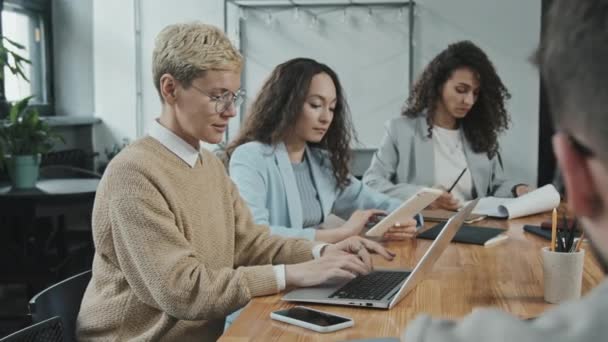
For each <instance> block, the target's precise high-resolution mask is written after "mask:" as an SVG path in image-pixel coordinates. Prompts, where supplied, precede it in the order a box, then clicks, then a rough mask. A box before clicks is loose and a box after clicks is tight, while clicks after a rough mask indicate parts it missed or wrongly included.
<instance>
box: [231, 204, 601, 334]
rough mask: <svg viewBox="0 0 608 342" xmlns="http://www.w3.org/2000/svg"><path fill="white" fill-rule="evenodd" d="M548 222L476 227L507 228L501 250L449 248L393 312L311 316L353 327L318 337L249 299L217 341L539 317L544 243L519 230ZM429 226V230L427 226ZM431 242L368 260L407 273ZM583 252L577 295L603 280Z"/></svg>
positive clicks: (272, 301)
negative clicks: (477, 314)
mask: <svg viewBox="0 0 608 342" xmlns="http://www.w3.org/2000/svg"><path fill="white" fill-rule="evenodd" d="M548 219H550V214H549V213H545V214H541V215H535V216H529V217H525V218H521V219H515V220H484V221H481V222H478V223H475V224H474V225H478V226H486V227H498V228H506V229H507V232H506V234H507V235H508V236H509V238H508V239H507V240H505V241H504V242H502V243H500V244H498V245H496V246H493V247H488V248H485V247H483V246H477V245H469V244H461V243H451V244H450V246H449V247H448V248H447V249H446V250H445V251H444V253H443V254H442V256H441V257H440V258H439V260H438V261H437V263H436V264H435V265H434V267H433V270H432V271H431V272H430V273H429V275H428V278H427V279H426V280H424V281H422V282H420V283H419V284H418V286H417V287H416V288H415V289H414V290H413V291H411V292H410V293H409V294H408V295H407V296H406V297H405V298H404V299H403V300H402V301H401V302H400V303H399V304H397V305H396V306H395V307H394V308H393V309H391V310H381V309H366V308H356V307H341V306H332V305H314V304H309V303H305V304H302V305H306V306H309V307H312V308H315V309H319V310H324V311H329V312H332V313H336V314H339V315H345V316H349V317H352V318H353V319H354V320H355V326H354V327H352V328H348V329H344V330H341V331H337V332H334V333H328V334H321V333H316V332H314V331H311V330H307V329H304V328H300V327H297V326H294V325H290V324H286V323H282V322H278V321H274V320H271V319H270V312H271V311H274V310H279V309H286V308H289V307H291V306H294V304H291V303H288V302H284V301H282V300H281V297H282V294H278V295H275V296H267V297H259V298H255V299H254V300H253V301H251V303H249V305H248V306H247V308H246V309H245V310H244V311H243V312H242V313H241V315H240V316H239V317H238V319H237V320H236V321H235V322H234V323H233V324H232V326H231V327H230V328H229V329H228V330H227V331H226V332H225V333H224V335H223V336H222V338H221V339H220V341H254V340H255V341H279V340H280V341H285V340H287V341H344V340H348V339H360V338H372V337H397V336H399V335H400V334H401V332H402V331H403V329H404V327H405V326H407V324H408V322H410V321H411V320H412V319H414V318H415V317H416V316H417V315H418V314H420V313H428V314H431V315H432V316H433V317H442V318H450V319H458V318H461V317H463V316H465V315H467V314H469V313H471V311H472V310H473V309H474V308H479V307H499V308H501V309H502V310H505V311H507V312H510V313H512V314H513V315H516V316H518V317H522V318H528V317H534V316H537V315H539V314H541V313H542V312H543V311H545V310H547V309H549V308H550V307H551V306H552V305H551V304H548V303H546V302H545V301H544V300H543V274H542V260H541V253H540V249H541V248H542V247H544V246H548V245H549V243H548V241H547V240H544V239H542V238H540V237H537V236H535V235H532V234H530V233H526V232H524V231H523V226H524V225H525V224H535V225H540V222H542V221H543V220H548ZM426 224H431V225H432V224H434V223H430V222H428V223H426ZM430 244H431V241H429V240H422V239H415V240H408V241H401V242H390V243H387V244H386V246H387V247H388V248H389V249H391V250H392V251H394V252H396V253H397V257H396V258H395V259H394V260H393V261H392V262H387V261H384V260H383V259H381V258H379V257H375V258H374V262H375V263H374V265H376V266H385V267H405V268H413V267H414V266H415V264H416V263H417V262H418V260H419V259H420V258H421V257H422V255H423V254H424V252H425V251H426V249H427V248H428V247H429V246H430ZM586 247H587V244H583V248H584V249H586V253H585V267H584V272H583V295H584V294H585V293H587V292H588V291H589V290H591V289H593V288H594V287H595V286H596V285H597V284H599V283H600V281H601V280H602V278H603V277H604V274H603V272H602V271H601V269H600V267H599V266H598V264H597V262H596V260H595V259H594V258H593V256H592V255H591V253H589V250H588V248H586Z"/></svg>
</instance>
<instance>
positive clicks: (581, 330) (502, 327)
mask: <svg viewBox="0 0 608 342" xmlns="http://www.w3.org/2000/svg"><path fill="white" fill-rule="evenodd" d="M402 340H403V341H407V342H423V341H424V342H427V341H428V342H430V341H442V342H465V341H466V342H478V341H480V342H481V341H493V342H501V341H505V342H507V341H509V342H511V341H516V342H536V341H551V342H566V341H576V342H599V341H608V281H606V280H604V281H603V282H602V283H601V284H600V285H599V286H598V287H597V288H595V289H594V290H593V291H591V292H590V293H589V294H588V295H587V296H585V297H584V298H582V299H580V300H577V301H572V302H567V303H564V304H561V305H559V306H556V307H555V308H553V309H551V310H549V311H547V312H546V313H545V314H543V315H541V316H539V317H538V318H536V319H535V320H532V321H526V320H521V319H519V318H517V317H514V316H512V315H509V314H508V313H506V312H504V311H500V310H496V309H483V310H477V311H474V312H473V313H472V314H470V315H469V316H467V317H465V318H464V319H463V320H462V321H460V322H453V321H446V320H434V319H432V318H431V317H429V316H428V315H424V316H420V317H418V318H417V319H415V320H414V321H413V322H412V323H410V324H409V325H408V326H407V328H406V330H405V332H404V333H403V336H402Z"/></svg>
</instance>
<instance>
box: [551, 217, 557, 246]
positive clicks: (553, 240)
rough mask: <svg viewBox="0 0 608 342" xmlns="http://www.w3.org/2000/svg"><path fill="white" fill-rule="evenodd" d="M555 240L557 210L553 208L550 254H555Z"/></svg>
mask: <svg viewBox="0 0 608 342" xmlns="http://www.w3.org/2000/svg"><path fill="white" fill-rule="evenodd" d="M556 238H557V210H556V209H555V208H553V215H551V252H555V239H556Z"/></svg>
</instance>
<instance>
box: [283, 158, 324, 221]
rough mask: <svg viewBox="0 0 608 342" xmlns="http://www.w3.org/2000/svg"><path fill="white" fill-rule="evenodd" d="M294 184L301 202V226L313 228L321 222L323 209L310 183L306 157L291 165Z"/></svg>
mask: <svg viewBox="0 0 608 342" xmlns="http://www.w3.org/2000/svg"><path fill="white" fill-rule="evenodd" d="M291 166H292V167H293V173H294V176H296V184H297V186H298V190H299V192H300V201H301V202H302V225H303V226H304V227H305V228H311V227H312V228H314V227H316V226H318V225H320V224H321V223H322V222H323V208H321V201H319V193H318V192H317V187H316V186H315V183H314V182H313V181H312V171H311V170H310V162H309V161H308V157H306V155H305V156H304V159H303V160H302V162H301V163H292V164H291Z"/></svg>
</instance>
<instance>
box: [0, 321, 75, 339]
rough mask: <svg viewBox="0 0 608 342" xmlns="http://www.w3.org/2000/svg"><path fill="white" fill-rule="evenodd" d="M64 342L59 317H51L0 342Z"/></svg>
mask: <svg viewBox="0 0 608 342" xmlns="http://www.w3.org/2000/svg"><path fill="white" fill-rule="evenodd" d="M39 341H45V342H63V341H64V339H63V327H62V324H61V318H59V316H55V317H51V318H49V319H47V320H44V321H42V322H38V323H35V324H32V325H30V326H29V327H25V328H23V329H21V330H19V331H16V332H14V333H12V334H10V335H8V336H5V337H4V338H1V339H0V342H39Z"/></svg>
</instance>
